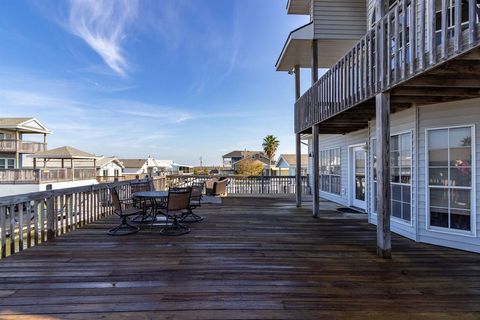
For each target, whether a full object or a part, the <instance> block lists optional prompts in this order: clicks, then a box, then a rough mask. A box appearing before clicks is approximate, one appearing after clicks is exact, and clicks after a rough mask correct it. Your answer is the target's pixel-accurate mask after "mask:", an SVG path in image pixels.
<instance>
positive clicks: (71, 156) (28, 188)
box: [0, 146, 98, 196]
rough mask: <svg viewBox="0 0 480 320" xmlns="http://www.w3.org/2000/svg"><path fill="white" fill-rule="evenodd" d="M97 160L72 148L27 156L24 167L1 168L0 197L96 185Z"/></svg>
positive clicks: (91, 155) (93, 156)
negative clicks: (49, 186)
mask: <svg viewBox="0 0 480 320" xmlns="http://www.w3.org/2000/svg"><path fill="white" fill-rule="evenodd" d="M96 160H97V156H96V155H94V154H91V153H88V152H85V151H82V150H79V149H76V148H73V147H70V146H64V147H60V148H55V149H50V150H45V151H42V152H37V153H34V154H31V155H28V157H27V158H26V159H24V161H23V167H22V168H18V169H0V196H7V195H14V194H21V193H29V192H38V191H44V190H46V189H47V186H48V185H51V186H52V189H62V188H72V187H79V186H86V185H92V184H97V183H98V182H97V180H96V179H95V176H96V170H95V167H96Z"/></svg>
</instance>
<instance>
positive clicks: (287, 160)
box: [276, 154, 308, 176]
mask: <svg viewBox="0 0 480 320" xmlns="http://www.w3.org/2000/svg"><path fill="white" fill-rule="evenodd" d="M276 168H277V170H278V175H279V176H294V175H295V173H296V171H297V157H296V156H295V154H281V155H280V156H279V157H278V160H277V163H276ZM301 168H302V169H301V173H300V174H301V175H302V176H306V175H307V168H308V155H307V154H302V161H301Z"/></svg>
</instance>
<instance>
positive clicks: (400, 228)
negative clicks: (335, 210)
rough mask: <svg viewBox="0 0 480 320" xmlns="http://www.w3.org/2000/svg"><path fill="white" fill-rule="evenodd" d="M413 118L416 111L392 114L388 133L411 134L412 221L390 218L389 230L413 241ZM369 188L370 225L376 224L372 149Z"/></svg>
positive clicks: (414, 189) (414, 177)
mask: <svg viewBox="0 0 480 320" xmlns="http://www.w3.org/2000/svg"><path fill="white" fill-rule="evenodd" d="M415 118H416V109H415V108H410V109H407V110H404V111H402V112H398V113H394V114H392V115H391V119H390V126H391V128H390V132H391V134H392V135H396V134H399V133H406V132H411V134H412V179H411V188H412V199H411V208H412V215H411V217H412V221H411V223H406V222H403V221H401V220H399V219H395V218H392V220H391V228H392V231H393V232H395V233H398V234H400V235H402V236H404V237H407V238H410V239H413V240H415V239H416V227H415V226H416V221H417V218H416V215H417V214H416V212H417V201H416V197H415V195H416V193H417V189H418V188H417V180H418V177H417V175H416V170H415V162H416V159H417V157H416V154H417V152H416V151H417V143H415V141H416V130H415V121H416V120H415ZM372 139H375V120H374V121H371V123H370V143H371V141H372ZM368 159H369V162H368V163H369V165H368V168H369V171H368V172H369V179H368V180H369V184H368V186H369V188H368V199H369V200H370V201H369V202H368V206H367V210H368V212H369V221H370V223H373V224H375V225H376V224H377V215H376V214H375V213H374V209H373V207H372V199H373V197H374V196H375V195H373V194H372V177H373V170H372V169H373V154H372V149H371V147H369V157H368Z"/></svg>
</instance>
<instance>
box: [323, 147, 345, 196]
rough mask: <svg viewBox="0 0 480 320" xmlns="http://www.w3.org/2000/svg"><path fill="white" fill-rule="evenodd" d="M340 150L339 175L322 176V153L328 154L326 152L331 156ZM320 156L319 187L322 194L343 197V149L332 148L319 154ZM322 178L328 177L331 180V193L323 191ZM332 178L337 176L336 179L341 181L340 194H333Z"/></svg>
mask: <svg viewBox="0 0 480 320" xmlns="http://www.w3.org/2000/svg"><path fill="white" fill-rule="evenodd" d="M337 150H338V156H339V157H338V159H339V164H338V166H339V171H340V172H339V174H322V170H321V169H322V153H326V152H329V153H330V154H331V153H332V152H334V151H337ZM318 155H319V157H318V158H319V172H320V173H319V177H318V178H319V187H320V192H325V193H328V194H331V195H334V196H341V195H342V148H341V147H337V148H330V149H322V150H320V151H319V152H318ZM322 176H326V177H329V179H330V184H329V186H330V190H329V191H325V190H323V189H322V186H323V183H322V182H323V181H322ZM332 176H335V177H338V178H339V180H340V185H339V192H338V193H335V192H331V191H332V182H331V181H332Z"/></svg>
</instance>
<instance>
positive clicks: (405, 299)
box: [0, 198, 480, 320]
mask: <svg viewBox="0 0 480 320" xmlns="http://www.w3.org/2000/svg"><path fill="white" fill-rule="evenodd" d="M198 212H199V213H200V214H201V215H203V216H204V217H205V221H204V222H202V223H200V224H195V225H192V226H191V228H192V232H191V233H190V234H188V235H185V236H182V237H178V238H166V237H162V236H160V235H159V234H158V229H145V230H142V231H141V232H140V233H138V234H135V235H131V236H127V237H109V236H108V235H107V234H106V231H107V230H108V229H109V228H110V227H111V226H113V224H114V223H116V222H117V220H116V219H115V217H109V218H106V219H104V220H101V221H98V222H96V223H93V224H90V225H87V226H85V227H83V228H81V229H79V230H76V231H74V232H72V233H70V234H67V235H64V236H61V237H59V238H57V239H56V240H55V241H52V242H47V243H44V244H41V245H39V246H36V247H33V248H31V249H28V250H25V251H23V252H20V253H18V254H16V255H14V256H11V257H8V258H6V259H4V260H2V261H0V283H1V285H0V297H1V299H0V318H1V319H37V318H38V319H87V318H103V319H150V318H156V317H158V318H169V319H170V318H172V319H230V320H231V319H280V318H281V319H321V318H322V319H338V318H342V319H366V318H368V319H387V318H388V319H404V318H415V319H463V318H465V319H478V318H480V256H479V255H476V254H471V253H466V252H461V251H457V250H451V249H446V248H440V247H435V246H430V245H425V244H417V243H414V242H412V241H410V240H407V239H404V238H401V237H398V236H394V237H393V255H394V258H393V260H391V261H386V260H382V259H379V258H377V256H376V252H375V248H376V247H375V244H376V237H375V227H374V226H371V225H369V224H368V223H367V222H366V220H365V219H364V218H363V217H359V218H357V217H356V216H355V215H343V214H341V213H337V212H333V211H323V212H322V213H321V215H322V218H320V219H313V218H311V216H310V215H311V210H310V208H305V209H297V208H295V205H294V202H293V201H292V200H291V199H285V198H284V199H281V198H279V199H255V200H252V199H245V198H226V199H225V200H224V204H223V205H221V206H218V205H217V206H214V205H211V206H205V207H203V208H201V209H200V210H198Z"/></svg>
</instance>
